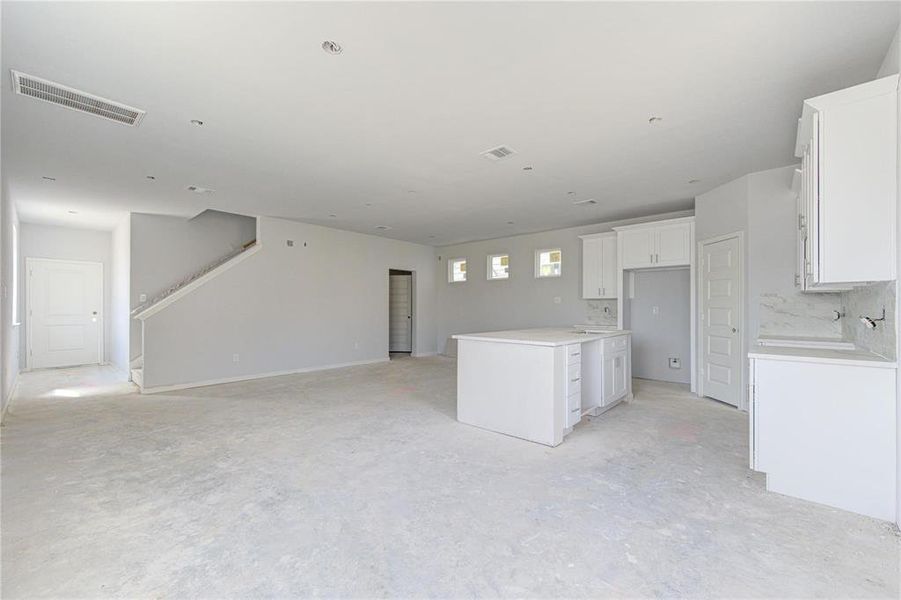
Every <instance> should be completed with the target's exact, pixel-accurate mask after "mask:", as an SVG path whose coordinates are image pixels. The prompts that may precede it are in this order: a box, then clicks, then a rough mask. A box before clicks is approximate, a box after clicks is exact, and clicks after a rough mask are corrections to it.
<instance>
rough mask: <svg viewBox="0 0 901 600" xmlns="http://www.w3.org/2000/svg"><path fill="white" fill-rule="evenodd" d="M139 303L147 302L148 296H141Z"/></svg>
mask: <svg viewBox="0 0 901 600" xmlns="http://www.w3.org/2000/svg"><path fill="white" fill-rule="evenodd" d="M138 302H147V294H141V295H140V296H138Z"/></svg>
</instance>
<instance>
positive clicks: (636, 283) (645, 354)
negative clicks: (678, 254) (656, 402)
mask: <svg viewBox="0 0 901 600" xmlns="http://www.w3.org/2000/svg"><path fill="white" fill-rule="evenodd" d="M631 276H632V277H634V280H633V282H632V284H631V285H630V286H629V287H631V288H632V290H631V291H632V294H633V295H632V296H631V298H629V299H628V300H627V301H628V303H629V313H630V315H631V320H630V323H631V325H630V326H629V328H630V329H631V330H632V374H633V375H634V376H635V377H641V378H644V379H656V380H658V381H671V382H674V383H686V384H687V383H691V369H692V365H691V303H690V293H691V285H690V274H689V270H688V269H672V270H666V271H642V270H639V271H635V272H634V273H632V274H631ZM655 309H656V310H655ZM670 357H675V358H679V359H681V361H682V368H681V369H670V368H669V358H670Z"/></svg>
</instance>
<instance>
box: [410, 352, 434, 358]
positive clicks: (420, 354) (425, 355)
mask: <svg viewBox="0 0 901 600" xmlns="http://www.w3.org/2000/svg"><path fill="white" fill-rule="evenodd" d="M427 356H438V353H437V352H416V353H414V354H413V358H425V357H427Z"/></svg>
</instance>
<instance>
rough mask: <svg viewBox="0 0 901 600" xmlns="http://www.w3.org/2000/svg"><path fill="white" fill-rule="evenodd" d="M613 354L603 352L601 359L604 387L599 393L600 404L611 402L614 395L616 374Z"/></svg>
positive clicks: (604, 404)
mask: <svg viewBox="0 0 901 600" xmlns="http://www.w3.org/2000/svg"><path fill="white" fill-rule="evenodd" d="M613 359H614V356H613V355H612V354H605V355H604V361H603V369H604V372H603V376H604V389H603V391H602V395H601V406H607V405H608V404H610V403H611V402H613V400H614V398H615V397H616V393H615V379H616V375H615V373H614V371H615V368H614V364H615V363H614V360H613Z"/></svg>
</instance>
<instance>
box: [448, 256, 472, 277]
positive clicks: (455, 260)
mask: <svg viewBox="0 0 901 600" xmlns="http://www.w3.org/2000/svg"><path fill="white" fill-rule="evenodd" d="M459 262H462V263H463V264H465V265H466V268H465V269H464V270H463V279H454V265H455V264H457V263H459ZM468 279H469V261H468V260H467V259H466V257H465V256H461V257H458V258H449V259H447V282H448V283H466V281H467V280H468Z"/></svg>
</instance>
